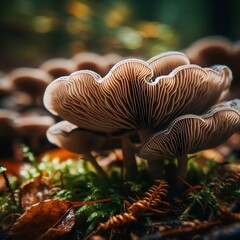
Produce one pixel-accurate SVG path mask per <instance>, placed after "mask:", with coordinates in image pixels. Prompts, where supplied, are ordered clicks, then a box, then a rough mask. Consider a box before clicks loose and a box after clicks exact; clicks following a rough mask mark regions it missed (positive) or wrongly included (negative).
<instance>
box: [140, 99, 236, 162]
mask: <svg viewBox="0 0 240 240" xmlns="http://www.w3.org/2000/svg"><path fill="white" fill-rule="evenodd" d="M239 129H240V100H233V101H229V102H225V103H223V104H219V105H216V106H215V107H213V108H212V109H211V110H210V111H208V112H207V113H206V114H204V115H201V116H196V115H184V116H181V117H179V118H177V119H175V120H174V121H173V122H172V123H171V124H170V126H169V127H168V128H167V129H165V130H163V131H160V132H158V133H156V134H154V135H153V136H152V137H151V138H150V139H149V140H148V141H147V142H146V143H145V144H144V145H143V146H142V147H141V149H140V151H139V155H140V156H141V157H142V158H151V159H154V158H158V159H161V158H166V159H174V158H175V157H180V156H183V155H185V154H189V153H195V152H197V151H200V150H204V149H208V148H213V147H216V146H218V145H220V144H221V143H223V142H224V141H226V140H227V139H228V138H229V137H230V136H231V135H232V134H233V133H234V132H236V131H238V130H239Z"/></svg>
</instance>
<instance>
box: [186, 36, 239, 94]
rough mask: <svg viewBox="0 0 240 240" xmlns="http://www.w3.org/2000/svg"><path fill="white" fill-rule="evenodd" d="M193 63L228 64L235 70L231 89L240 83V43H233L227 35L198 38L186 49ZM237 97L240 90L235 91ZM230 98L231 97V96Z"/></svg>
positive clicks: (207, 65) (201, 64) (202, 65)
mask: <svg viewBox="0 0 240 240" xmlns="http://www.w3.org/2000/svg"><path fill="white" fill-rule="evenodd" d="M184 52H185V54H186V55H187V56H188V58H189V60H190V62H191V63H193V64H197V65H200V66H201V67H209V66H212V65H215V64H224V65H227V66H228V67H229V68H230V69H231V70H232V72H233V83H232V86H231V90H232V91H234V90H235V87H236V86H239V85H240V82H239V81H240V70H239V69H240V68H239V65H240V44H239V42H236V43H233V42H231V41H230V40H229V39H227V38H225V37H220V36H218V37H217V36H215V37H205V38H202V39H199V40H197V41H196V42H194V43H193V44H192V45H190V46H189V47H188V48H187V49H185V50H184ZM235 91H236V90H235ZM233 95H236V97H238V96H239V92H236V93H234V92H233ZM228 98H231V96H229V97H228Z"/></svg>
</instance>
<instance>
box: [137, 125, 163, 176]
mask: <svg viewBox="0 0 240 240" xmlns="http://www.w3.org/2000/svg"><path fill="white" fill-rule="evenodd" d="M152 133H153V132H152V131H151V129H148V128H144V129H141V130H140V131H139V137H140V141H141V143H142V144H144V143H145V142H146V141H147V139H148V138H149V137H150V136H151V135H152ZM147 162H148V171H149V174H150V176H151V178H152V179H159V178H162V177H163V160H162V159H156V158H154V159H153V158H148V159H147Z"/></svg>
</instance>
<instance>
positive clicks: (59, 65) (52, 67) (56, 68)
mask: <svg viewBox="0 0 240 240" xmlns="http://www.w3.org/2000/svg"><path fill="white" fill-rule="evenodd" d="M39 68H40V69H42V70H43V71H45V72H47V73H49V74H50V75H51V76H53V78H58V77H61V76H67V75H69V74H71V73H72V72H74V71H76V70H77V65H76V64H75V63H74V62H73V61H72V60H71V59H66V58H53V59H49V60H47V61H45V62H44V63H42V64H41V65H40V66H39Z"/></svg>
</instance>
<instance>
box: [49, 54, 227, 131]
mask: <svg viewBox="0 0 240 240" xmlns="http://www.w3.org/2000/svg"><path fill="white" fill-rule="evenodd" d="M177 56H178V57H179V54H177ZM168 58H170V59H172V58H173V54H172V52H170V53H169V54H164V56H162V55H161V54H160V55H159V56H158V58H157V57H156V58H155V59H154V61H153V60H151V61H150V62H149V63H148V62H144V61H142V60H138V59H127V60H123V61H121V62H119V63H118V64H116V65H115V66H114V67H113V68H112V69H111V71H110V72H109V73H108V74H107V75H106V76H105V77H104V78H101V77H100V76H99V75H98V74H96V73H94V72H92V71H78V72H75V73H73V74H71V75H70V76H69V77H62V78H59V79H56V80H55V81H53V82H52V83H51V84H50V85H48V87H47V89H46V91H45V94H44V105H45V107H46V108H47V109H48V110H49V111H50V112H51V113H53V114H55V115H58V116H60V117H61V118H62V119H65V120H67V121H69V122H71V123H73V124H75V125H77V126H79V127H81V128H84V129H88V130H93V131H100V132H116V131H121V130H123V129H124V130H138V129H142V128H146V127H149V128H151V129H154V130H159V129H161V128H163V127H164V126H165V125H167V124H168V123H169V121H171V120H172V119H173V118H176V117H178V116H181V115H183V114H189V113H193V114H199V113H202V112H204V111H206V110H207V109H208V108H209V107H210V106H212V105H213V104H214V103H215V102H216V101H217V100H218V99H219V97H220V95H221V93H222V91H224V90H226V88H227V86H229V83H230V82H231V71H230V70H229V69H228V68H227V67H224V66H219V67H218V69H214V70H213V69H211V68H206V69H202V68H201V67H199V66H196V65H183V66H179V67H176V68H175V69H173V70H172V71H171V72H170V73H169V74H168V75H161V76H159V77H157V78H153V76H154V75H158V74H159V73H162V72H164V73H165V72H166V71H164V69H165V68H167V72H169V71H170V69H169V64H166V63H168V62H170V61H168V60H167V59H168ZM184 58H185V57H184ZM156 62H158V64H157V65H156V64H155V63H156ZM178 62H180V63H182V62H183V61H178ZM180 63H179V64H180ZM176 65H177V64H175V63H174V67H175V66H176ZM157 66H158V67H157ZM166 66H167V67H166ZM159 69H163V70H159Z"/></svg>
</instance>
